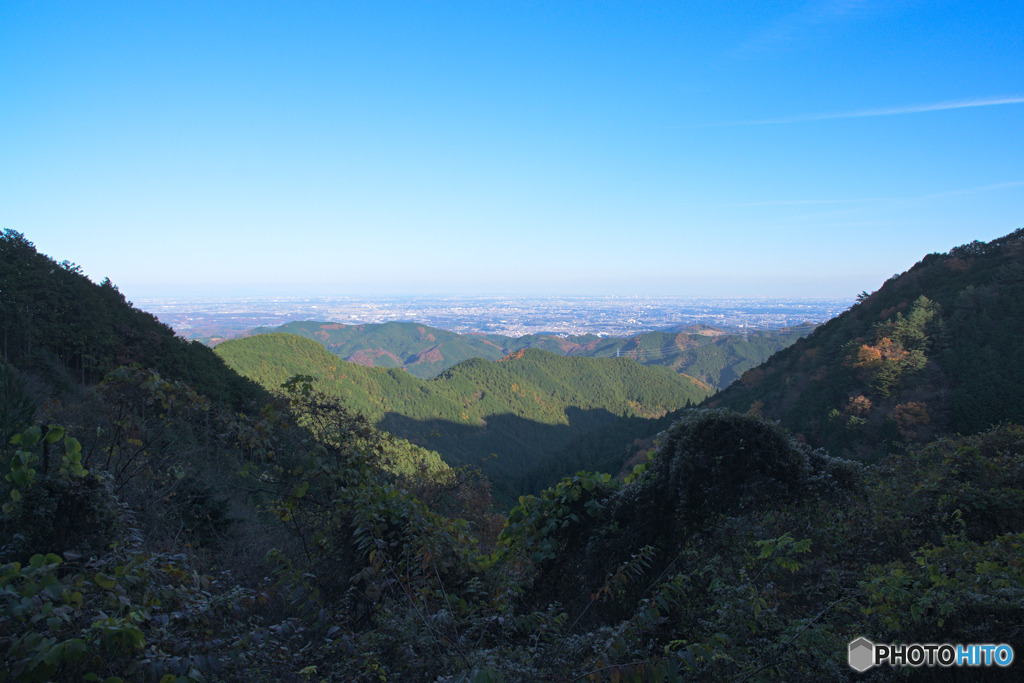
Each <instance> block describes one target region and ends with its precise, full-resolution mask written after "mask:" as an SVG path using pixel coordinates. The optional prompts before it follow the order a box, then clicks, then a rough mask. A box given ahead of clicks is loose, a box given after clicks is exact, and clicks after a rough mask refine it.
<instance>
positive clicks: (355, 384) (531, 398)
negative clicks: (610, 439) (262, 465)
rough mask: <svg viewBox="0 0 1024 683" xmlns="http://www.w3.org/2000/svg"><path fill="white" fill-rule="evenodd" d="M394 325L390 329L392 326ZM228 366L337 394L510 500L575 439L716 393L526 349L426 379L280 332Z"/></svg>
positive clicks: (660, 374)
mask: <svg viewBox="0 0 1024 683" xmlns="http://www.w3.org/2000/svg"><path fill="white" fill-rule="evenodd" d="M392 329H393V328H392ZM216 352H217V354H218V355H219V356H220V357H221V358H223V359H224V360H225V362H226V363H227V364H228V366H229V367H231V368H232V369H234V370H235V371H237V372H239V373H240V374H242V375H244V376H246V377H249V378H250V379H253V380H255V381H257V382H258V383H260V384H261V385H262V386H264V387H266V388H268V389H270V390H273V389H276V388H279V387H280V386H281V385H282V384H283V383H284V382H286V381H287V380H288V379H289V378H290V377H292V376H294V375H307V376H310V377H313V378H315V382H316V387H317V388H318V389H319V390H322V391H324V392H326V393H327V394H329V395H332V396H336V397H338V398H339V399H340V400H341V401H342V402H343V403H344V404H345V405H346V406H348V407H349V408H350V409H351V410H354V411H357V412H360V413H362V414H364V415H366V416H367V417H368V418H370V420H371V421H373V422H374V424H376V425H377V426H379V427H380V428H381V429H384V430H387V431H389V432H391V433H394V434H396V435H399V436H401V437H404V438H407V439H409V440H410V441H413V442H414V443H417V444H419V445H421V446H423V447H425V448H428V449H430V450H436V451H437V452H439V453H441V455H442V456H443V457H444V458H445V460H447V461H448V462H449V463H451V464H462V465H466V464H468V465H473V466H478V467H482V469H483V471H484V472H485V473H486V474H488V476H490V477H491V478H492V480H493V481H495V482H497V483H498V486H499V491H500V492H502V493H503V494H506V495H505V500H514V499H515V497H516V496H518V495H519V493H521V492H523V491H524V490H532V489H533V488H535V487H534V486H531V484H532V483H534V471H535V470H536V469H537V468H539V467H544V468H547V467H549V466H550V462H549V459H550V457H551V456H552V455H553V454H554V453H556V452H557V451H559V450H560V449H563V448H566V447H567V446H568V445H569V443H570V442H572V441H573V440H575V439H578V438H580V437H582V436H583V435H585V434H588V433H590V432H593V431H594V430H598V429H602V428H606V427H608V426H609V425H611V424H613V423H616V422H618V421H619V420H621V419H628V418H640V419H641V423H642V422H643V421H644V420H646V419H650V418H658V417H662V416H664V415H665V414H666V413H669V412H671V411H675V410H678V409H680V408H683V407H685V406H687V405H696V404H697V403H699V402H700V401H701V400H703V399H704V398H705V397H706V396H707V395H708V394H709V393H710V392H709V390H708V388H707V387H706V386H705V385H703V384H702V383H701V382H698V381H697V380H695V379H693V378H691V377H687V376H685V375H679V374H677V373H674V372H672V371H671V370H669V369H668V368H664V367H657V366H655V367H648V366H644V365H641V364H639V363H637V362H636V361H634V360H632V359H630V358H586V357H567V356H559V355H556V354H552V353H549V352H547V351H541V350H539V349H521V350H519V351H516V352H514V353H512V354H509V355H507V356H505V357H503V358H501V359H498V360H496V361H488V360H484V359H481V358H472V359H469V360H465V361H462V362H461V363H459V364H458V365H456V366H454V367H452V368H449V369H447V370H445V371H444V372H442V373H441V374H440V375H438V376H437V377H434V378H432V379H429V380H423V379H418V378H416V377H413V376H412V375H410V374H409V373H407V372H405V371H404V370H400V369H384V368H367V367H364V366H362V365H359V364H356V363H349V362H346V361H343V360H341V359H339V358H338V357H337V356H335V355H333V354H331V353H330V352H329V351H328V350H327V349H326V348H325V347H324V346H323V345H322V344H320V343H318V342H316V341H313V340H312V339H308V338H305V337H300V336H298V335H294V334H287V333H283V332H276V333H272V334H263V335H256V336H253V337H246V338H243V339H235V340H231V341H227V342H224V343H222V344H220V345H218V346H217V347H216Z"/></svg>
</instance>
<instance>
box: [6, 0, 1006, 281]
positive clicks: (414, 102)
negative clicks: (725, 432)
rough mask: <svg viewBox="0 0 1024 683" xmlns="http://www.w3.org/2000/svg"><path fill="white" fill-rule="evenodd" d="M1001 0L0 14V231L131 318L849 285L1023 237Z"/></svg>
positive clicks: (185, 6)
mask: <svg viewBox="0 0 1024 683" xmlns="http://www.w3.org/2000/svg"><path fill="white" fill-rule="evenodd" d="M1022 36H1024V3H1021V2H1019V0H1015V1H1013V2H985V3H976V2H943V1H936V0H931V1H927V2H924V1H922V2H900V1H899V0H889V1H886V2H855V1H845V2H836V1H833V2H829V1H818V2H771V3H767V2H750V3H742V2H715V1H708V2H678V1H677V2H598V1H595V0H590V1H587V2H579V3H573V2H565V1H560V2H547V3H542V2H514V3H513V2H409V3H391V2H325V3H308V2H280V3H277V2H259V3H254V2H196V3H192V2H174V3H152V2H117V3H95V2H85V1H83V2H66V3H57V2H22V1H18V0H9V1H7V2H4V3H2V4H0V228H10V229H14V230H17V231H19V232H22V233H24V234H25V235H26V236H27V237H28V238H29V239H30V240H32V241H33V242H35V244H36V246H37V247H38V248H39V250H40V251H43V252H44V253H47V254H49V255H51V256H53V257H54V258H56V259H58V260H62V259H69V260H71V261H74V262H76V263H78V264H80V265H81V266H82V267H83V268H84V270H85V272H86V273H87V274H88V275H90V276H91V277H92V278H93V279H94V280H97V281H98V280H100V279H102V278H103V277H110V278H111V279H112V280H113V281H114V282H115V283H116V284H118V286H119V287H120V288H121V290H122V291H123V292H125V294H126V295H127V296H128V297H129V298H145V297H152V296H161V295H167V296H170V295H180V294H208V295H232V294H280V295H302V294H309V295H338V296H344V295H355V294H357V295H366V294H374V293H380V294H397V293H412V294H416V293H423V294H426V293H461V294H491V293H530V294H659V295H664V294H678V295H700V296H753V295H759V294H764V295H772V296H850V297H852V296H854V295H855V294H856V293H858V292H859V291H861V290H864V289H866V290H869V291H870V290H874V289H877V288H878V287H879V286H880V285H881V283H882V281H884V280H885V279H886V278H887V277H889V276H891V275H892V274H894V273H896V272H900V271H903V270H906V269H907V268H908V267H910V266H911V265H913V263H914V262H915V261H917V260H919V259H920V258H921V257H922V256H923V255H925V254H927V253H929V252H933V251H946V250H948V249H949V248H951V247H953V246H956V245H958V244H962V243H964V242H969V241H972V240H975V239H981V240H990V239H993V238H995V237H998V236H1000V235H1004V234H1006V233H1009V232H1011V231H1013V230H1014V229H1016V228H1019V227H1022V226H1024V68H1022V65H1024V39H1022Z"/></svg>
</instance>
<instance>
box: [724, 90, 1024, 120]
mask: <svg viewBox="0 0 1024 683" xmlns="http://www.w3.org/2000/svg"><path fill="white" fill-rule="evenodd" d="M1005 104H1024V97H1021V96H1019V95H1014V96H1010V97H985V98H980V99H974V100H954V101H946V102H932V103H929V104H912V105H905V106H900V107H884V108H881V109H860V110H857V111H846V112H833V113H831V114H803V115H800V116H786V117H782V118H778V119H758V120H752V121H732V122H726V123H712V124H708V127H723V126H774V125H781V124H787V123H805V122H809V121H830V120H835V119H862V118H868V117H872V116H900V115H903V114H923V113H926V112H932V111H947V110H949V109H970V108H973V107H994V106H998V105H1005Z"/></svg>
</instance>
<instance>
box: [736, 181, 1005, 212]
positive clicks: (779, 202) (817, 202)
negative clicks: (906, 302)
mask: <svg viewBox="0 0 1024 683" xmlns="http://www.w3.org/2000/svg"><path fill="white" fill-rule="evenodd" d="M1022 186H1024V180H1009V181H1006V182H1002V183H993V184H992V185H981V186H978V187H967V188H960V189H956V190H944V191H942V192H933V193H932V194H925V195H918V196H914V197H857V198H848V199H775V200H769V201H760V202H741V203H738V204H731V205H730V206H823V205H824V206H829V205H832V206H834V205H844V204H845V205H848V204H870V203H875V202H917V201H922V200H928V199H939V198H941V197H953V196H956V195H964V194H974V193H976V192H991V191H993V190H1005V189H1007V188H1011V187H1022ZM722 206H726V205H722Z"/></svg>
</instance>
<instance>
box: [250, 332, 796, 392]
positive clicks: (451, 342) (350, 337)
mask: <svg viewBox="0 0 1024 683" xmlns="http://www.w3.org/2000/svg"><path fill="white" fill-rule="evenodd" d="M814 327H815V325H814V324H811V323H806V324H802V325H796V326H793V327H786V328H781V329H775V330H748V331H741V330H736V329H727V328H720V327H712V326H708V325H691V326H685V327H684V326H679V327H677V328H672V329H666V330H661V331H655V332H646V333H643V334H638V335H634V336H632V337H607V336H597V335H592V334H588V335H580V336H565V337H562V336H557V335H553V334H531V335H525V336H522V337H506V336H502V335H498V334H458V333H456V332H450V331H447V330H442V329H438V328H436V327H430V326H427V325H420V324H417V323H408V322H388V323H368V324H357V325H346V324H342V323H331V322H315V321H304V322H292V323H288V324H286V325H281V326H280V327H276V328H256V329H254V330H252V332H251V333H250V334H266V333H270V332H286V333H289V334H297V335H300V336H303V337H308V338H310V339H315V340H316V341H318V342H320V343H321V344H323V345H324V346H325V347H326V348H327V349H328V350H329V351H330V352H331V353H333V354H335V355H337V356H339V357H341V358H343V359H344V360H347V361H349V362H351V363H358V364H360V365H365V366H367V367H382V368H402V369H404V370H406V371H407V372H409V373H410V374H412V375H414V376H415V377H419V378H421V379H428V378H430V377H434V376H436V375H438V374H440V373H441V372H442V371H444V370H447V369H448V368H450V367H452V366H454V365H456V364H458V363H461V362H462V361H464V360H468V359H470V358H484V359H486V360H497V359H499V358H501V357H503V356H506V355H508V354H510V353H513V352H515V351H519V350H522V349H533V348H536V349H542V350H544V351H550V352H551V353H555V354H559V355H563V356H584V357H588V358H619V357H626V358H633V359H634V360H636V361H638V362H640V363H643V364H644V365H663V366H665V367H669V368H671V369H672V370H674V371H676V372H678V373H680V374H683V375H688V376H690V377H693V378H695V379H698V380H700V381H701V382H703V383H705V384H707V385H708V386H709V387H712V388H716V389H719V388H723V387H725V386H727V385H728V384H730V383H731V382H732V381H734V380H735V379H737V378H738V377H739V376H740V375H742V374H743V372H745V371H746V370H748V369H750V368H752V367H754V366H756V365H757V364H759V363H761V362H762V361H764V360H765V359H767V358H768V357H769V356H770V355H772V354H773V353H775V352H776V351H778V350H779V349H782V348H785V347H786V346H789V345H790V344H792V343H793V342H794V341H796V340H797V339H799V338H800V337H801V336H803V335H806V334H809V333H810V332H811V331H813V329H814Z"/></svg>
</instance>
